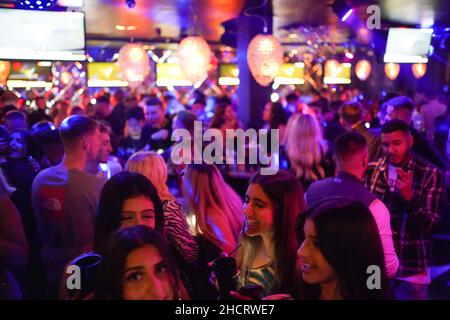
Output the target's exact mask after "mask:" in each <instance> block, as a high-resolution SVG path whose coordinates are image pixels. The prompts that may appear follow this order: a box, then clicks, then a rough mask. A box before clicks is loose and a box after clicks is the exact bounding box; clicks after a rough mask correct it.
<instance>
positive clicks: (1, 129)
mask: <svg viewBox="0 0 450 320" xmlns="http://www.w3.org/2000/svg"><path fill="white" fill-rule="evenodd" d="M9 136H10V134H9V131H8V129H6V127H5V126H4V125H1V124H0V139H6V140H9Z"/></svg>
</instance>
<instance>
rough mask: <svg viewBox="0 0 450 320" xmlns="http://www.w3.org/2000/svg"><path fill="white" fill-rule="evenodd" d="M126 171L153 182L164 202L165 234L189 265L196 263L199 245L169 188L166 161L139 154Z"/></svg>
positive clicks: (152, 153)
mask: <svg viewBox="0 0 450 320" xmlns="http://www.w3.org/2000/svg"><path fill="white" fill-rule="evenodd" d="M125 171H129V172H137V173H140V174H142V175H144V176H145V177H147V178H148V179H149V180H150V181H151V182H152V184H153V185H154V186H155V188H156V190H157V192H158V195H159V197H160V198H161V200H162V202H163V209H164V229H163V230H164V234H165V235H166V236H167V238H168V239H169V241H170V242H171V243H172V244H173V245H174V246H175V247H176V248H177V250H178V251H179V253H180V254H181V255H182V256H183V258H184V259H185V260H186V261H187V262H188V263H192V262H194V261H195V260H196V258H197V254H198V245H197V242H196V241H195V239H194V236H193V235H192V234H191V233H190V232H189V228H188V225H187V221H186V216H185V214H184V213H183V210H182V206H181V205H180V204H179V203H178V202H177V201H176V199H175V197H174V196H173V195H172V194H171V193H170V191H169V188H168V187H167V184H166V182H167V166H166V163H165V162H164V159H163V158H162V157H161V156H160V155H158V154H157V153H156V152H153V151H141V152H137V153H135V154H133V155H132V156H131V157H130V158H129V159H128V161H127V162H126V164H125Z"/></svg>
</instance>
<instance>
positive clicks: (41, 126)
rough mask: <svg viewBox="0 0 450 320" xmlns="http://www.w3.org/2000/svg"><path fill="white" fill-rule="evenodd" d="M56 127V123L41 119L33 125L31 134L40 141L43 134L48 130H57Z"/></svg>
mask: <svg viewBox="0 0 450 320" xmlns="http://www.w3.org/2000/svg"><path fill="white" fill-rule="evenodd" d="M55 129H56V127H55V125H54V124H53V123H52V122H50V121H48V120H41V121H39V122H36V123H35V124H34V125H33V126H32V127H31V134H32V135H33V137H35V138H36V139H37V140H38V142H39V141H40V139H41V137H42V135H44V134H45V133H46V132H48V131H52V130H55Z"/></svg>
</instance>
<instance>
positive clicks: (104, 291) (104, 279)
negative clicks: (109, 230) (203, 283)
mask: <svg viewBox="0 0 450 320" xmlns="http://www.w3.org/2000/svg"><path fill="white" fill-rule="evenodd" d="M148 245H152V246H155V247H156V248H157V249H158V251H159V253H160V254H161V257H162V259H163V262H164V266H165V267H166V268H167V270H168V271H169V273H170V278H171V282H172V288H173V290H174V292H175V298H178V296H177V294H178V289H179V284H180V280H179V277H178V271H177V266H176V261H175V258H174V257H173V254H172V252H171V250H170V246H169V243H168V242H167V240H166V239H165V238H164V236H163V235H162V234H161V233H159V232H158V231H156V230H153V229H151V228H149V227H146V226H141V225H138V226H133V227H130V228H124V229H120V230H117V231H116V232H114V234H113V235H112V236H111V238H110V239H109V241H108V246H107V250H106V251H105V253H104V255H103V259H102V263H101V266H100V270H99V273H98V278H97V284H96V290H95V298H96V299H101V300H122V299H123V278H124V272H125V265H126V260H127V258H128V256H129V255H130V254H131V253H132V252H133V251H134V250H138V249H140V248H142V247H145V246H148Z"/></svg>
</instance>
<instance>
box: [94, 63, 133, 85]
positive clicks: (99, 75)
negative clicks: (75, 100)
mask: <svg viewBox="0 0 450 320" xmlns="http://www.w3.org/2000/svg"><path fill="white" fill-rule="evenodd" d="M119 72H120V69H119V66H118V65H117V64H116V63H115V62H89V63H88V65H87V76H88V81H87V84H88V87H96V88H105V87H127V86H128V82H127V81H124V80H122V79H121V78H120V76H119Z"/></svg>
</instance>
